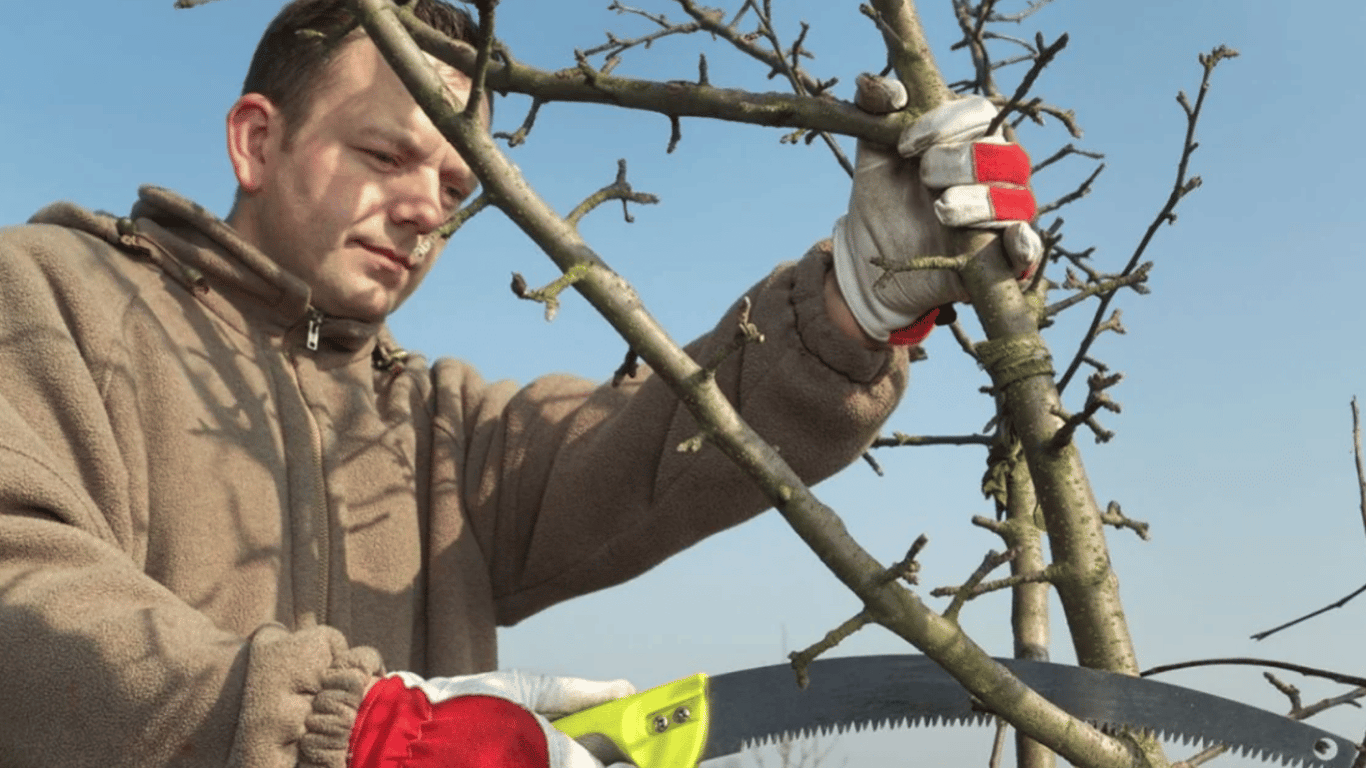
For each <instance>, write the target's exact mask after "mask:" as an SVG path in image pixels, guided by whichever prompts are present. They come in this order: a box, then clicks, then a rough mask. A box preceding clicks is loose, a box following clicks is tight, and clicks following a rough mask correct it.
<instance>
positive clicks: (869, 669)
mask: <svg viewBox="0 0 1366 768" xmlns="http://www.w3.org/2000/svg"><path fill="white" fill-rule="evenodd" d="M996 661H997V662H999V663H1000V664H1002V665H1004V666H1005V667H1006V668H1007V669H1009V670H1010V671H1011V672H1012V673H1013V674H1015V676H1016V677H1018V678H1020V680H1021V682H1023V683H1024V684H1025V685H1028V686H1029V687H1030V688H1033V689H1034V690H1036V691H1038V692H1039V694H1040V695H1042V696H1044V697H1045V698H1047V699H1048V700H1050V701H1052V702H1053V703H1054V704H1056V705H1057V706H1058V708H1060V709H1062V710H1063V711H1065V712H1068V713H1069V714H1071V715H1073V716H1075V717H1078V718H1081V719H1083V720H1086V721H1088V722H1090V723H1092V724H1093V725H1096V726H1097V727H1100V728H1102V729H1103V730H1107V731H1111V732H1114V731H1115V730H1117V729H1133V730H1137V731H1141V732H1145V733H1149V734H1152V735H1154V736H1156V737H1158V738H1160V739H1164V740H1168V741H1180V742H1183V743H1185V744H1198V745H1200V746H1202V747H1203V746H1207V745H1213V744H1225V745H1227V746H1229V747H1230V748H1232V749H1233V750H1235V751H1236V752H1237V753H1239V754H1242V755H1244V756H1251V757H1255V758H1258V759H1262V760H1273V759H1274V760H1279V761H1280V762H1282V763H1292V764H1302V765H1305V766H1313V767H1314V768H1319V767H1320V766H1322V767H1323V768H1348V766H1350V765H1351V763H1352V760H1353V758H1354V757H1355V755H1356V749H1355V747H1354V745H1353V744H1352V743H1351V742H1349V741H1347V740H1346V739H1343V738H1340V737H1338V736H1335V735H1333V734H1331V733H1328V732H1327V731H1324V730H1321V729H1319V728H1315V727H1313V726H1311V725H1308V724H1307V723H1302V722H1299V721H1296V720H1291V719H1289V718H1287V717H1283V716H1280V715H1276V714H1273V713H1271V712H1267V711H1265V710H1262V709H1257V708H1256V707H1251V706H1248V705H1246V704H1243V703H1241V702H1237V701H1232V700H1230V699H1225V698H1221V697H1218V696H1213V695H1211V694H1207V693H1202V692H1200V691H1195V690H1191V689H1189V688H1182V687H1180V686H1176V685H1170V684H1168V683H1163V682H1160V681H1156V680H1148V679H1144V678H1138V677H1130V676H1127V675H1119V674H1114V673H1110V672H1102V671H1099V670H1094V669H1086V668H1084V667H1074V666H1069V665H1064V664H1052V663H1048V662H1038V661H1024V660H1020V659H996ZM808 675H809V678H810V682H809V684H808V686H807V687H806V688H805V689H803V688H799V687H797V683H796V679H795V675H794V674H793V671H792V667H791V666H790V665H787V664H778V665H774V666H771V667H759V668H755V669H746V670H741V671H738V672H730V673H727V674H723V675H714V676H712V678H711V679H710V681H709V690H710V695H709V698H710V700H711V707H712V717H711V732H710V734H709V736H708V739H707V747H706V751H705V752H704V754H703V758H704V759H711V758H713V757H720V756H722V755H727V754H731V753H733V752H738V751H740V750H742V749H747V748H751V747H757V746H763V745H765V744H770V743H775V742H778V741H781V740H784V739H788V738H803V737H807V736H818V735H826V734H831V733H844V732H847V731H862V730H867V729H877V728H891V727H907V726H918V725H929V726H933V725H941V724H943V725H954V724H960V725H968V724H985V723H987V722H988V721H989V720H990V718H991V715H990V714H989V713H987V712H984V711H982V710H981V708H980V707H979V706H975V705H974V703H973V699H972V697H971V695H970V694H968V693H967V692H966V691H965V690H964V689H963V687H962V686H961V685H959V683H958V681H957V680H954V679H953V677H951V676H950V675H949V674H948V673H947V672H945V671H944V670H943V669H942V668H940V667H939V665H937V664H935V663H934V661H932V660H931V659H929V658H928V657H925V656H920V655H915V654H905V655H887V656H856V657H850V658H838V659H819V660H817V661H815V662H812V663H811V665H810V666H809V667H808Z"/></svg>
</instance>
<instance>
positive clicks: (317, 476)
mask: <svg viewBox="0 0 1366 768" xmlns="http://www.w3.org/2000/svg"><path fill="white" fill-rule="evenodd" d="M322 327H323V313H322V311H321V310H319V309H316V308H313V307H310V308H309V310H308V327H307V333H306V335H305V337H304V348H305V349H307V350H308V351H309V352H317V351H318V343H319V341H320V339H321V337H322ZM299 385H300V395H302V394H303V391H302V386H303V381H302V380H300V382H299ZM304 412H305V413H306V414H308V425H309V427H310V431H311V433H312V434H311V435H310V437H311V440H310V442H312V448H313V487H314V488H315V489H317V491H316V493H317V496H316V498H315V499H314V505H313V506H314V508H313V524H314V526H315V535H314V540H315V541H316V542H317V546H318V581H317V593H316V595H315V599H316V601H317V602H316V608H317V618H316V620H317V622H318V624H326V623H327V613H328V611H327V608H328V605H327V603H328V587H329V584H330V582H331V566H332V563H331V560H332V532H331V531H330V530H329V529H328V525H327V524H328V518H329V514H328V508H327V477H326V473H325V472H323V435H322V428H321V427H320V426H319V425H318V418H317V416H315V415H314V414H313V409H312V408H310V407H309V405H308V399H307V398H304Z"/></svg>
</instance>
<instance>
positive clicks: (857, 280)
mask: <svg viewBox="0 0 1366 768" xmlns="http://www.w3.org/2000/svg"><path fill="white" fill-rule="evenodd" d="M870 84H871V85H873V86H880V87H883V88H885V87H886V85H885V81H883V82H877V81H874V80H873V79H872V78H867V77H863V78H860V99H859V103H860V105H861V106H862V105H864V104H866V103H867V101H868V99H866V98H865V97H864V93H863V91H864V90H865V89H866V88H868V87H870ZM865 108H866V107H865ZM996 111H997V110H996V107H994V106H993V105H992V104H991V102H990V101H988V100H987V99H985V98H982V97H980V96H975V97H969V98H965V99H959V100H957V101H951V102H948V103H946V104H942V105H940V106H939V107H936V108H934V109H932V110H930V111H929V112H926V113H925V114H924V115H921V116H920V118H919V119H917V120H916V121H915V122H914V123H912V124H911V125H910V126H909V127H907V129H906V130H905V131H904V132H903V133H902V135H901V139H900V141H898V142H897V146H896V148H895V149H892V148H889V147H882V146H878V145H875V144H872V143H869V142H866V141H860V142H859V144H858V154H857V160H856V164H855V170H854V186H853V192H852V194H851V195H850V198H849V213H848V214H847V215H845V216H844V217H841V218H840V220H839V221H838V222H836V224H835V233H834V249H835V277H836V280H837V282H838V283H839V287H840V292H841V293H842V294H843V296H844V300H845V302H846V303H847V304H848V305H849V309H850V311H851V312H852V313H853V315H854V318H855V320H857V321H858V324H859V326H860V327H862V328H863V331H864V332H865V333H867V334H868V336H869V337H871V338H873V339H876V340H878V341H884V342H888V343H891V344H917V343H919V342H920V341H922V340H923V339H924V338H925V336H927V335H928V334H929V332H930V330H931V328H932V327H933V323H934V319H935V316H936V315H937V314H938V312H937V310H938V308H939V307H941V306H942V305H946V304H950V303H951V302H955V301H968V300H969V297H968V295H967V291H966V290H965V289H964V288H963V283H962V281H961V280H960V279H959V277H958V273H957V272H956V271H954V270H947V269H915V270H906V271H897V272H894V273H891V274H889V275H887V277H886V279H882V280H879V278H882V277H883V275H884V274H885V270H884V269H883V268H881V267H879V266H877V265H875V264H873V261H874V260H875V259H881V260H883V262H884V263H887V264H895V263H897V262H900V261H906V260H910V259H913V258H917V257H923V256H952V255H954V254H952V253H950V251H949V242H950V238H949V233H948V231H947V230H946V228H947V227H969V228H982V229H999V230H1000V231H1001V238H1002V245H1003V246H1004V250H1005V253H1006V256H1007V258H1009V260H1010V263H1011V269H1012V271H1013V272H1014V273H1015V274H1016V275H1017V276H1018V277H1019V279H1021V280H1027V279H1028V278H1029V277H1030V276H1032V275H1033V273H1034V269H1035V267H1037V265H1038V263H1039V259H1040V258H1041V257H1042V255H1043V244H1042V242H1041V241H1040V239H1039V236H1038V234H1037V233H1036V232H1035V231H1034V229H1033V228H1032V227H1031V226H1030V225H1029V223H1028V222H1029V220H1030V219H1032V218H1033V217H1034V214H1035V210H1036V204H1035V200H1034V193H1033V192H1032V191H1031V190H1030V188H1029V175H1030V165H1029V157H1028V156H1027V155H1026V154H1025V152H1024V150H1023V149H1021V148H1020V146H1019V145H1018V144H1013V143H1011V142H1008V141H1006V140H1005V139H1004V138H1002V137H1001V136H1000V135H999V133H998V134H994V135H991V136H988V135H987V134H986V129H987V128H988V127H989V125H990V124H991V120H992V118H994V117H995V116H996Z"/></svg>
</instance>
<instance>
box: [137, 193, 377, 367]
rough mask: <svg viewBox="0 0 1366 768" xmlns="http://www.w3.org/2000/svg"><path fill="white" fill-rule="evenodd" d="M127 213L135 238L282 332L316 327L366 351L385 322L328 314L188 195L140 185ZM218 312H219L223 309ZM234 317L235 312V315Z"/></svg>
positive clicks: (329, 339) (322, 341) (330, 340)
mask: <svg viewBox="0 0 1366 768" xmlns="http://www.w3.org/2000/svg"><path fill="white" fill-rule="evenodd" d="M130 218H131V219H132V220H133V222H134V225H135V227H134V228H135V229H136V232H137V234H138V235H140V236H143V237H146V238H147V239H149V240H151V241H152V242H153V243H154V244H155V245H156V246H157V247H159V249H160V250H161V251H163V252H164V254H165V255H166V256H168V257H169V258H170V260H172V261H173V262H175V264H174V265H168V266H172V267H178V268H180V269H182V270H184V268H185V267H190V269H191V272H192V275H193V279H194V280H202V287H203V288H204V289H207V292H208V293H215V292H216V293H218V294H220V295H221V296H222V297H223V298H224V299H226V301H227V302H228V303H229V304H231V305H232V306H233V307H234V308H235V309H236V310H237V312H240V313H241V314H242V315H243V316H244V317H243V318H242V319H243V320H246V321H248V322H250V320H249V318H250V319H255V320H257V321H264V322H265V323H268V324H270V325H273V326H276V327H277V328H278V330H279V331H280V332H281V333H295V334H300V335H299V338H301V339H303V340H304V341H305V342H307V328H306V326H308V325H309V324H310V323H312V322H314V321H319V320H320V321H321V323H320V325H319V326H318V330H319V335H320V338H319V345H320V347H323V348H331V349H336V350H338V351H345V352H353V353H355V352H361V351H363V350H365V349H368V348H369V346H370V344H371V342H372V341H373V340H374V339H375V338H376V336H377V335H378V334H379V332H380V330H381V327H382V323H368V322H362V321H359V320H348V319H343V318H334V317H328V316H324V315H322V314H321V313H318V312H316V311H314V310H313V309H312V307H311V306H310V304H309V297H310V292H309V287H308V284H307V283H305V282H304V281H303V280H301V279H299V278H298V277H296V276H295V275H294V274H292V273H290V272H289V271H288V270H286V269H284V268H283V267H281V266H280V265H279V264H277V263H276V262H275V261H274V260H273V259H271V258H270V257H268V256H266V255H265V254H264V253H262V252H261V251H259V250H257V249H256V247H255V246H253V245H251V244H250V243H248V242H247V241H246V240H244V239H243V238H242V236H241V235H239V234H238V233H237V231H236V230H234V229H233V228H232V227H231V226H229V225H228V224H227V223H226V222H224V221H223V220H221V219H219V218H218V217H217V216H215V215H214V214H213V213H211V212H209V211H208V210H206V209H205V208H204V207H203V206H200V205H198V204H197V203H194V202H192V201H190V200H187V199H186V198H184V197H181V196H180V195H178V194H176V193H174V192H172V191H170V190H168V189H163V188H161V187H156V186H151V185H147V186H143V187H141V188H139V189H138V201H137V203H135V204H134V205H133V210H132V213H131V214H130ZM220 314H221V313H220ZM232 314H237V313H236V312H234V313H232Z"/></svg>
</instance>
